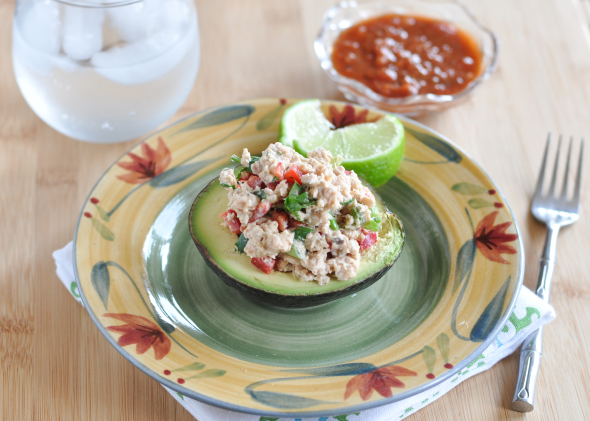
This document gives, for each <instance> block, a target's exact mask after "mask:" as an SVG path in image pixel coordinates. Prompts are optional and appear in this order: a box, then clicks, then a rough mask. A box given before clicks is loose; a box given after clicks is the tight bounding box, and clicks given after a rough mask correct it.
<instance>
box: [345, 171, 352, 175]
mask: <svg viewBox="0 0 590 421" xmlns="http://www.w3.org/2000/svg"><path fill="white" fill-rule="evenodd" d="M344 174H346V175H350V174H352V171H348V170H344Z"/></svg>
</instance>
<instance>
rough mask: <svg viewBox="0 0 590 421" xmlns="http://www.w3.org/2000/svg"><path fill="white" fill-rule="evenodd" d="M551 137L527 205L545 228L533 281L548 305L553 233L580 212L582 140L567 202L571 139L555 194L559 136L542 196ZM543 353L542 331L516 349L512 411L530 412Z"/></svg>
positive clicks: (553, 262) (555, 241) (553, 258)
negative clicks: (549, 178)
mask: <svg viewBox="0 0 590 421" xmlns="http://www.w3.org/2000/svg"><path fill="white" fill-rule="evenodd" d="M550 140H551V134H549V136H548V137H547V146H546V147H545V156H544V157H543V164H542V165H541V171H540V173H539V178H538V179H537V187H536V188H535V193H534V196H533V203H532V205H531V213H532V214H533V216H534V217H535V219H536V220H537V221H539V222H542V223H544V224H545V225H546V226H547V237H546V239H545V247H544V248H543V255H542V256H541V260H540V262H539V263H540V268H539V276H538V279H537V291H536V293H537V295H538V296H539V297H540V298H542V299H543V300H544V301H546V302H549V294H550V293H551V279H552V278H553V269H554V268H555V251H556V247H557V234H558V233H559V229H560V228H561V227H563V226H565V225H570V224H573V223H574V222H576V221H577V220H578V219H579V217H580V214H579V210H580V192H581V184H582V155H583V152H584V139H582V142H581V145H580V157H579V161H578V171H577V174H576V180H575V186H574V194H573V197H572V198H571V199H570V198H568V176H569V169H570V158H571V155H572V143H573V138H572V139H570V144H569V148H568V153H567V161H566V164H565V174H564V178H563V185H562V188H561V193H558V194H557V193H556V191H555V186H556V184H557V183H556V182H557V167H558V163H559V150H560V148H561V136H560V137H559V143H558V146H557V156H556V158H555V166H554V167H553V177H552V178H551V184H550V185H549V191H548V193H547V194H543V190H544V183H543V180H544V178H545V167H546V164H547V155H548V152H549V143H550ZM542 354H543V328H542V327H541V328H540V329H539V330H537V331H535V332H533V333H531V334H530V335H529V336H528V337H527V338H526V339H525V341H524V342H523V344H522V348H521V350H520V363H519V367H518V381H517V383H516V390H515V391H514V397H513V398H512V409H513V410H515V411H519V412H530V411H532V410H533V405H534V401H535V383H536V381H537V375H538V373H539V367H540V366H541V356H542Z"/></svg>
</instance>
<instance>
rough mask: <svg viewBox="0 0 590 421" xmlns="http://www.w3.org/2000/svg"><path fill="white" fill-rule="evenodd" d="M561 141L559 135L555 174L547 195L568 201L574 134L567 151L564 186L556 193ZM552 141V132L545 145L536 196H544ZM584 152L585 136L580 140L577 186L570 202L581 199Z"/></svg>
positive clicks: (574, 202) (575, 202)
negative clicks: (546, 169) (546, 170)
mask: <svg viewBox="0 0 590 421" xmlns="http://www.w3.org/2000/svg"><path fill="white" fill-rule="evenodd" d="M561 141H562V136H561V135H560V136H559V140H558V143H557V152H556V155H555V165H554V167H553V175H552V177H551V182H550V185H549V190H548V191H547V195H546V197H553V198H556V199H560V200H562V201H566V202H567V201H568V200H567V198H568V182H569V181H568V180H569V172H570V161H571V156H572V145H573V143H574V138H573V136H572V137H571V138H570V142H569V146H568V151H567V159H566V162H565V173H564V175H563V181H562V187H561V192H560V193H557V194H556V191H555V187H556V185H557V176H558V167H559V155H560V150H561ZM550 143H551V133H549V135H548V136H547V146H545V154H544V156H543V163H542V164H541V171H540V173H539V177H538V179H537V186H536V188H535V194H534V196H535V197H543V189H544V185H545V183H544V181H543V180H544V179H545V168H546V167H547V156H548V155H549V145H550ZM583 154H584V138H582V140H581V142H580V155H579V157H578V169H577V172H576V176H575V186H574V191H573V196H572V199H571V201H570V204H574V205H576V206H577V204H578V203H579V201H580V191H581V187H582V157H583Z"/></svg>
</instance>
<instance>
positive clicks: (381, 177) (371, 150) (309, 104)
mask: <svg viewBox="0 0 590 421" xmlns="http://www.w3.org/2000/svg"><path fill="white" fill-rule="evenodd" d="M279 141H280V142H281V143H283V144H285V145H287V146H290V147H292V148H294V149H295V150H296V151H297V152H299V153H300V154H302V155H304V156H307V152H309V151H313V150H314V149H316V148H317V147H319V146H321V147H322V148H324V149H327V150H329V151H330V152H331V153H332V155H333V156H334V157H335V156H337V155H340V156H342V158H343V159H344V161H343V162H342V165H343V166H344V168H346V169H347V170H352V171H354V172H356V173H357V174H358V175H359V176H361V177H362V178H364V179H365V180H367V181H368V182H369V183H371V184H372V185H374V186H379V185H381V184H383V183H385V182H386V181H387V180H389V179H390V178H391V177H393V176H394V175H395V173H396V172H397V170H398V168H399V166H400V164H401V162H402V159H403V156H404V150H405V134H404V126H403V125H402V123H401V121H400V120H399V119H397V118H396V117H394V116H392V115H385V116H383V117H382V118H380V119H379V120H377V121H376V122H374V123H361V124H354V125H351V126H346V127H343V128H340V129H333V126H332V124H331V123H330V122H329V121H328V120H327V119H326V117H325V116H324V113H323V112H322V110H321V109H320V101H319V100H317V99H311V100H305V101H301V102H298V103H296V104H294V105H292V106H291V107H289V108H288V109H287V110H286V111H285V113H284V114H283V118H282V120H281V127H280V131H279Z"/></svg>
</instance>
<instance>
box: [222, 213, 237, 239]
mask: <svg viewBox="0 0 590 421" xmlns="http://www.w3.org/2000/svg"><path fill="white" fill-rule="evenodd" d="M220 216H221V217H222V218H223V220H224V221H225V223H226V224H227V227H228V228H229V230H230V231H231V232H233V233H234V234H241V232H242V228H241V224H240V220H239V219H238V218H237V213H236V212H235V211H234V210H231V209H230V210H228V211H226V212H223V213H222V214H221V215H220Z"/></svg>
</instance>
